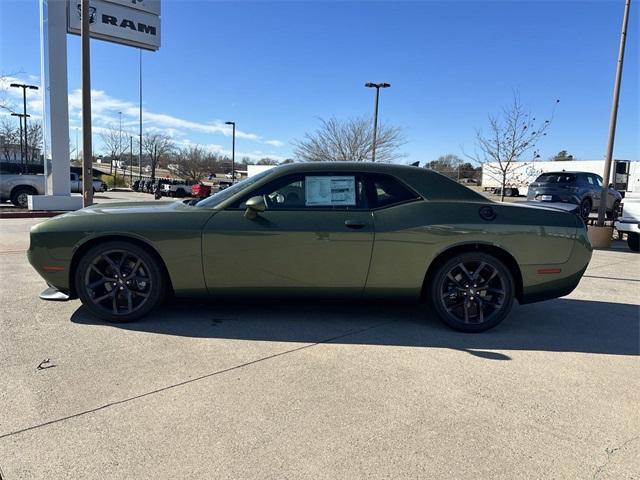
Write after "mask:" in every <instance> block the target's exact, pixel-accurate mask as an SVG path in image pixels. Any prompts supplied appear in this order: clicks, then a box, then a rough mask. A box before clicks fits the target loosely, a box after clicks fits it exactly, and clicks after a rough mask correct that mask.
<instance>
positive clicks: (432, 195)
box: [220, 162, 488, 207]
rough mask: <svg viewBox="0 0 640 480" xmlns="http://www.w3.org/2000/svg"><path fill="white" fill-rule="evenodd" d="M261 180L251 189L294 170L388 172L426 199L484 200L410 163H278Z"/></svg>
mask: <svg viewBox="0 0 640 480" xmlns="http://www.w3.org/2000/svg"><path fill="white" fill-rule="evenodd" d="M267 172H269V174H267V175H266V176H265V177H264V178H263V179H261V180H260V181H259V182H257V183H256V184H255V185H253V186H252V187H251V188H259V187H260V186H262V185H264V184H266V183H268V182H270V181H272V180H274V179H275V178H277V177H281V176H284V175H290V174H296V173H313V172H354V173H365V174H367V173H372V174H376V173H377V174H386V175H391V176H393V177H395V178H397V179H399V180H400V181H402V182H404V183H405V184H406V185H407V186H409V187H410V188H411V189H413V190H415V191H416V192H417V193H419V194H420V195H422V196H423V197H424V198H427V199H429V200H454V201H458V200H466V201H485V202H486V201H488V200H487V198H486V197H484V196H483V195H481V194H479V193H477V192H475V191H473V190H471V189H470V188H468V187H466V186H464V185H462V184H460V183H458V182H456V181H455V180H452V179H450V178H448V177H445V176H444V175H441V174H439V173H437V172H434V171H433V170H430V169H427V168H421V167H417V166H413V165H400V164H395V163H373V162H298V163H287V164H284V165H278V166H276V167H273V168H272V169H269V170H267ZM242 195H243V193H242V192H238V193H237V194H236V195H234V196H232V197H230V198H229V199H228V200H226V201H224V202H222V203H221V204H220V206H222V207H224V206H226V205H227V204H231V203H233V202H234V201H236V200H237V199H238V198H240V197H242Z"/></svg>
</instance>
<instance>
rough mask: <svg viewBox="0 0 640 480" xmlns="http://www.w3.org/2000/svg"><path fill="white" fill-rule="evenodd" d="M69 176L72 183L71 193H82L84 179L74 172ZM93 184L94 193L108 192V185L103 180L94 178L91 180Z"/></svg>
mask: <svg viewBox="0 0 640 480" xmlns="http://www.w3.org/2000/svg"><path fill="white" fill-rule="evenodd" d="M69 175H70V181H71V193H82V177H81V176H80V175H78V174H77V173H73V172H71V173H70V174H69ZM91 183H92V184H93V193H96V192H106V191H107V188H108V187H107V184H106V183H104V182H103V181H102V180H99V179H97V178H93V179H92V180H91Z"/></svg>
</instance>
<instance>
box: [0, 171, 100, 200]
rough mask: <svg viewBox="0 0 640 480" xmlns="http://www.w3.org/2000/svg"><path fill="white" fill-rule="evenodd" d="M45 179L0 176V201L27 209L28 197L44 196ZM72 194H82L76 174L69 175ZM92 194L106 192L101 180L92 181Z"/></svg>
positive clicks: (33, 175) (16, 175)
mask: <svg viewBox="0 0 640 480" xmlns="http://www.w3.org/2000/svg"><path fill="white" fill-rule="evenodd" d="M44 182H45V177H44V175H41V174H5V173H3V174H2V175H0V201H1V202H6V201H7V200H11V203H13V204H14V205H15V206H16V207H18V208H27V207H28V199H29V195H44ZM70 182H71V184H70V188H71V192H72V193H79V192H82V181H81V179H80V176H79V175H78V174H77V173H73V172H71V173H70ZM93 191H94V192H106V191H107V184H106V183H104V182H103V181H102V180H96V179H94V180H93Z"/></svg>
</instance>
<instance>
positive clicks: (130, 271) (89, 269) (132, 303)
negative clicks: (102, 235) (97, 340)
mask: <svg viewBox="0 0 640 480" xmlns="http://www.w3.org/2000/svg"><path fill="white" fill-rule="evenodd" d="M75 287H76V292H77V294H78V297H79V298H80V300H81V301H82V303H83V305H84V306H85V307H86V308H87V309H88V310H89V311H90V312H91V313H92V314H93V315H95V316H97V317H100V318H102V319H104V320H107V321H109V322H114V323H125V322H131V321H133V320H137V319H138V318H141V317H144V316H145V315H147V314H148V313H149V312H151V311H152V310H153V309H154V308H156V307H157V306H158V305H159V304H160V303H161V300H162V299H163V298H164V294H165V289H166V281H165V278H164V275H163V271H162V268H161V266H160V265H159V264H158V261H157V260H156V259H155V258H154V256H153V255H151V254H150V253H149V252H148V251H147V250H145V249H144V248H141V247H139V246H138V245H135V244H133V243H129V242H126V241H110V242H105V243H100V244H98V245H96V246H94V247H92V248H90V249H89V250H88V251H87V252H86V253H85V254H84V255H83V256H82V258H81V259H80V263H79V264H78V268H77V269H76V272H75ZM100 299H101V300H100Z"/></svg>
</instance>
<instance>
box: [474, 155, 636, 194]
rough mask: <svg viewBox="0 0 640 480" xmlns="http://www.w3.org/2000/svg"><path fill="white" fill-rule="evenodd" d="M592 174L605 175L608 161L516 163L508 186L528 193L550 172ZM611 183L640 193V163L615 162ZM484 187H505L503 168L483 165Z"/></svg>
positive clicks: (512, 168)
mask: <svg viewBox="0 0 640 480" xmlns="http://www.w3.org/2000/svg"><path fill="white" fill-rule="evenodd" d="M563 170H566V171H567V172H590V173H595V174H597V175H600V176H602V173H603V171H604V160H568V161H544V162H514V163H512V164H511V166H510V168H509V172H508V173H507V177H506V179H507V182H506V186H507V187H510V188H514V189H515V188H517V189H518V190H519V192H520V194H525V193H526V191H527V188H529V184H530V183H533V182H534V181H535V179H536V178H538V176H539V175H541V174H543V173H547V172H561V171H563ZM609 178H610V183H613V184H614V185H615V188H616V190H619V191H621V192H640V161H638V160H614V161H613V162H612V166H611V175H610V177H609ZM482 186H483V187H484V188H485V189H495V188H499V187H501V186H502V181H501V173H500V168H499V166H498V163H497V162H489V163H485V164H484V165H483V166H482Z"/></svg>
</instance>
